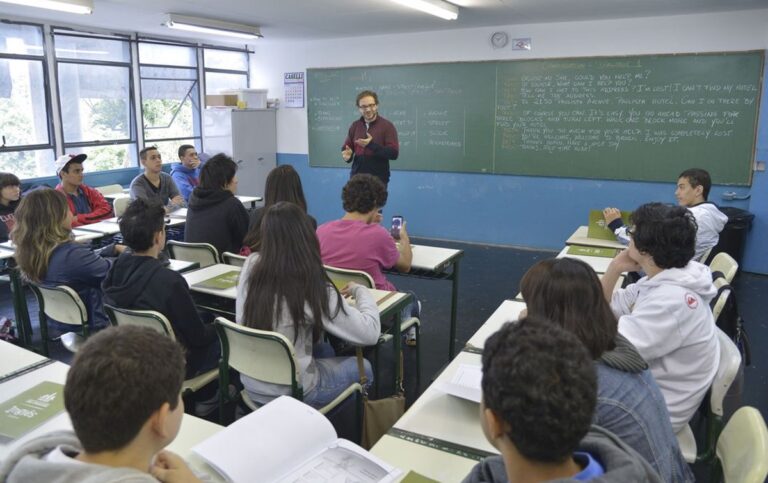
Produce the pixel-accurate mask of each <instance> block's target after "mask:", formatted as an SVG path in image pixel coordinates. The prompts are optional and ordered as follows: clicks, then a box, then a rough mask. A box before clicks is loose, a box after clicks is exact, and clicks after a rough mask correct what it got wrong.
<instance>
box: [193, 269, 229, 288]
mask: <svg viewBox="0 0 768 483" xmlns="http://www.w3.org/2000/svg"><path fill="white" fill-rule="evenodd" d="M239 277H240V270H232V271H229V272H225V273H222V274H221V275H216V276H215V277H213V278H209V279H208V280H203V281H202V282H197V283H194V284H192V286H193V287H198V288H210V289H214V290H226V289H228V288H232V287H237V279H238V278H239Z"/></svg>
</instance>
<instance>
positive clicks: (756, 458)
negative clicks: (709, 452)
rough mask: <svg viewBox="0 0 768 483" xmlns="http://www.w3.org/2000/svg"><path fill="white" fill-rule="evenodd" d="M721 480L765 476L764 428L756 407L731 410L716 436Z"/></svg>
mask: <svg viewBox="0 0 768 483" xmlns="http://www.w3.org/2000/svg"><path fill="white" fill-rule="evenodd" d="M717 457H718V458H719V459H720V464H721V466H722V469H723V477H724V479H725V483H762V482H763V481H765V478H766V476H768V428H766V426H765V420H764V419H763V417H762V416H761V415H760V411H758V410H757V409H755V408H753V407H750V406H744V407H742V408H740V409H739V410H738V411H736V412H735V413H733V416H731V419H730V420H729V421H728V424H726V425H725V429H723V432H722V433H720V438H718V440H717Z"/></svg>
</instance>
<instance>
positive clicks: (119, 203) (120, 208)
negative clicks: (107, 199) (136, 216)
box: [112, 198, 131, 217]
mask: <svg viewBox="0 0 768 483" xmlns="http://www.w3.org/2000/svg"><path fill="white" fill-rule="evenodd" d="M130 204H131V199H130V198H115V200H114V201H112V211H114V212H115V216H118V217H120V216H123V213H125V209H126V208H128V205H130Z"/></svg>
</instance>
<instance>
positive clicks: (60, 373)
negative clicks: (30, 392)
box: [0, 341, 224, 481]
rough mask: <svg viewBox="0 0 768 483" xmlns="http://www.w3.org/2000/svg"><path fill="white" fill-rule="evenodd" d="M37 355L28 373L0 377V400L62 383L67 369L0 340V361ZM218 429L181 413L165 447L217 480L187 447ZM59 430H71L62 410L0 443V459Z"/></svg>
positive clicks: (32, 357)
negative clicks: (175, 431)
mask: <svg viewBox="0 0 768 483" xmlns="http://www.w3.org/2000/svg"><path fill="white" fill-rule="evenodd" d="M20 351H21V352H20ZM24 353H26V354H24ZM38 358H39V359H40V360H42V361H48V363H47V364H45V365H41V366H39V367H37V368H34V369H33V370H30V371H28V372H24V373H18V375H17V376H15V377H13V378H11V379H6V380H0V401H6V400H8V399H10V398H12V397H14V396H16V395H17V394H20V393H22V392H24V391H26V390H27V389H29V388H31V387H33V386H35V385H37V384H39V383H41V382H43V381H52V382H57V383H60V384H64V382H65V381H66V377H67V371H69V366H68V365H67V364H64V363H62V362H58V361H52V360H50V359H46V358H44V357H42V356H37V355H36V354H34V353H33V352H30V351H27V350H25V349H20V348H18V347H15V346H13V345H12V344H8V343H5V342H1V341H0V360H2V361H4V362H5V361H12V364H16V365H18V364H19V363H24V362H26V361H34V360H35V359H38ZM222 429H224V428H223V427H222V426H219V425H218V424H214V423H211V422H208V421H206V420H204V419H200V418H197V417H195V416H192V415H189V414H185V415H184V417H183V418H182V421H181V429H180V430H179V434H178V435H177V436H176V439H175V440H174V441H173V443H171V444H170V445H169V446H168V449H169V450H171V451H173V452H175V453H177V454H178V455H180V456H181V457H182V458H184V459H185V460H186V461H187V463H188V464H189V466H190V467H191V468H192V470H193V471H195V473H198V474H203V475H204V476H206V477H208V476H210V477H212V478H211V479H210V480H209V481H221V479H220V477H219V476H218V474H217V473H216V472H215V471H214V470H213V469H212V468H210V467H209V466H208V465H207V464H206V463H205V462H204V461H203V460H202V459H201V458H200V457H198V456H197V455H195V454H194V453H192V451H191V449H192V447H193V446H195V445H197V444H198V443H200V442H201V441H203V440H205V439H207V438H209V437H210V436H212V435H214V434H215V433H217V432H219V431H221V430H222ZM61 430H72V422H71V421H70V419H69V415H68V414H67V413H66V411H65V412H62V413H60V414H59V415H57V416H55V417H53V418H52V419H49V420H48V421H46V422H45V423H43V424H42V425H41V426H39V427H37V428H35V429H33V430H32V431H30V432H28V433H26V434H25V435H23V436H21V437H20V438H19V439H18V440H15V441H12V442H9V443H4V442H0V460H2V459H4V458H5V457H6V456H8V454H10V452H11V451H13V450H14V449H15V448H17V447H18V446H20V445H21V444H23V443H25V442H27V441H29V440H31V439H33V438H36V437H38V436H41V435H43V434H46V433H50V432H52V431H61ZM105 430H107V429H105Z"/></svg>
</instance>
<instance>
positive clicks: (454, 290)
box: [448, 258, 461, 361]
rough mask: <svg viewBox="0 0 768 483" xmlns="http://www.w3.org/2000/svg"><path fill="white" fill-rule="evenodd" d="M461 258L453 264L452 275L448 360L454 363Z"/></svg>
mask: <svg viewBox="0 0 768 483" xmlns="http://www.w3.org/2000/svg"><path fill="white" fill-rule="evenodd" d="M460 261H461V258H457V259H456V260H455V261H454V262H453V274H452V275H451V282H452V283H451V330H450V333H451V334H450V337H451V339H450V340H449V341H448V360H449V361H452V360H453V356H454V354H456V306H457V304H458V296H459V262H460Z"/></svg>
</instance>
